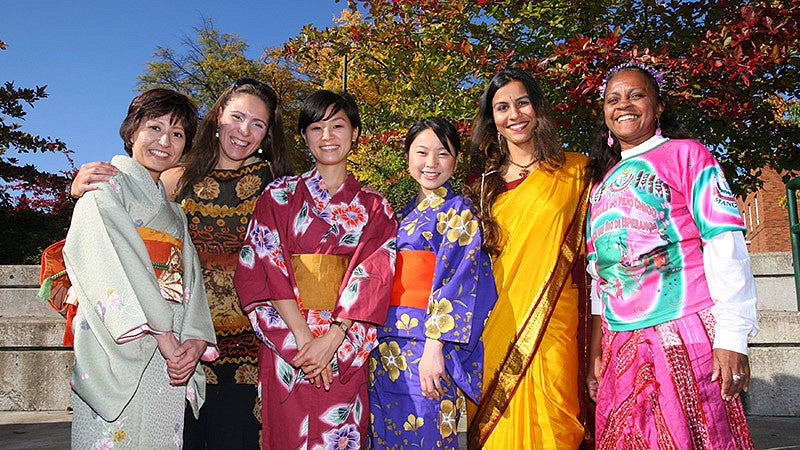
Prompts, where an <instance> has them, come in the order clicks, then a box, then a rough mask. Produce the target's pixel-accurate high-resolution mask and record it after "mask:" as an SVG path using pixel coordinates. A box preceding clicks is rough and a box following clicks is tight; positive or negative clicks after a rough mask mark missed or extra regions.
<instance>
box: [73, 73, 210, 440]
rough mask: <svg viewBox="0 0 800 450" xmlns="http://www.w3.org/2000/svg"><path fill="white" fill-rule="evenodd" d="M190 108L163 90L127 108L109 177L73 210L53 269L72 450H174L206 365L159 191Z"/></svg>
mask: <svg viewBox="0 0 800 450" xmlns="http://www.w3.org/2000/svg"><path fill="white" fill-rule="evenodd" d="M196 126H197V109H196V107H195V106H194V104H193V103H192V102H191V101H190V100H189V99H188V98H187V97H185V96H183V95H181V94H178V93H177V92H174V91H170V90H166V89H153V90H149V91H146V92H144V93H142V94H140V95H139V96H137V97H136V98H134V99H133V101H132V102H131V105H130V106H129V108H128V115H127V117H126V118H125V120H124V122H123V123H122V126H121V127H120V136H121V137H122V139H123V141H124V143H125V150H126V152H127V153H128V155H130V157H128V156H115V157H114V158H113V160H112V164H113V165H115V166H116V167H117V168H118V170H119V172H118V174H117V175H115V176H114V177H112V178H111V179H110V180H109V182H108V183H102V184H100V185H99V186H98V188H97V189H96V190H94V191H91V192H88V193H86V195H84V196H83V197H82V198H81V199H80V200H79V201H78V203H77V205H76V206H75V212H74V214H73V217H72V224H71V226H70V230H69V233H68V234H67V240H66V244H65V246H64V252H63V255H64V262H65V264H66V267H67V273H68V275H69V278H70V280H71V282H72V285H73V286H72V291H73V292H72V294H73V295H74V296H75V297H76V298H77V302H78V311H77V314H76V316H75V319H74V321H73V331H74V335H75V344H74V349H75V367H74V370H73V374H72V379H71V381H70V384H71V385H72V390H73V395H72V405H73V409H74V415H73V421H72V447H73V448H80V449H85V448H119V447H125V448H173V447H176V446H177V447H178V448H180V446H181V444H182V438H183V436H182V435H183V432H182V430H183V416H184V414H183V411H184V404H185V401H186V400H188V401H189V402H190V404H192V406H193V408H194V411H195V414H197V411H198V409H199V406H200V404H202V401H203V398H204V395H205V377H204V374H203V371H202V370H200V369H199V365H198V360H199V359H200V358H202V359H203V360H213V359H215V358H216V357H217V354H218V352H217V348H216V340H215V337H214V327H213V325H212V322H211V316H210V314H209V310H208V303H207V300H206V295H205V291H204V289H203V279H202V273H201V272H200V270H199V262H198V259H197V254H196V253H195V249H194V246H193V245H192V242H191V240H190V239H189V235H188V231H187V225H186V216H185V215H184V214H183V212H182V211H181V209H180V207H179V206H178V205H177V204H175V203H172V202H170V201H168V200H167V198H166V197H165V195H164V188H163V185H162V184H161V183H160V182H159V181H158V178H159V175H160V174H161V172H163V171H164V170H167V169H169V168H171V167H173V166H174V165H175V164H176V163H177V162H178V160H179V159H180V158H181V156H182V155H183V153H184V152H185V151H189V150H190V147H191V141H192V137H193V136H194V133H195V130H196Z"/></svg>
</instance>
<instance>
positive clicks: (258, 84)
mask: <svg viewBox="0 0 800 450" xmlns="http://www.w3.org/2000/svg"><path fill="white" fill-rule="evenodd" d="M246 85H250V86H255V87H257V88H259V89H263V90H265V91H266V92H267V93H268V94H269V95H270V96H272V97H275V98H277V97H278V94H276V93H275V91H274V90H273V89H272V88H271V87H269V86H268V85H266V84H264V83H262V82H260V81H258V80H256V79H255V78H250V77H243V78H239V79H238V80H236V81H234V82H233V89H238V88H240V87H242V86H246Z"/></svg>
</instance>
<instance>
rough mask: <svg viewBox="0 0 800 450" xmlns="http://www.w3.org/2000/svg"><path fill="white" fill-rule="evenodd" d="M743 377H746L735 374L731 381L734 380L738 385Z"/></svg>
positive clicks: (741, 374)
mask: <svg viewBox="0 0 800 450" xmlns="http://www.w3.org/2000/svg"><path fill="white" fill-rule="evenodd" d="M743 376H744V374H743V373H735V374H733V375H732V376H731V380H733V382H734V383H738V382H740V381H742V377H743Z"/></svg>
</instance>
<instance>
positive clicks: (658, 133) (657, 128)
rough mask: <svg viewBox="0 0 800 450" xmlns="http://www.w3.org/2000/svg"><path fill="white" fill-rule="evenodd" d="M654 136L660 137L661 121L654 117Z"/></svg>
mask: <svg viewBox="0 0 800 450" xmlns="http://www.w3.org/2000/svg"><path fill="white" fill-rule="evenodd" d="M656 136H661V121H660V120H658V117H656Z"/></svg>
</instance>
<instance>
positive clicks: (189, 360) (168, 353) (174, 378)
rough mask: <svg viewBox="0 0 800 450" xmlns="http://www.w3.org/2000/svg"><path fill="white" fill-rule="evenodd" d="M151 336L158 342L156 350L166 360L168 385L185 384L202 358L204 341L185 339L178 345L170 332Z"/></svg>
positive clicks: (204, 346)
mask: <svg viewBox="0 0 800 450" xmlns="http://www.w3.org/2000/svg"><path fill="white" fill-rule="evenodd" d="M153 336H155V338H156V342H158V350H159V351H160V352H161V355H162V356H164V359H166V360H167V374H168V375H169V384H171V385H173V386H177V385H180V384H184V383H186V382H187V381H188V380H189V377H191V376H192V373H194V369H195V367H197V361H199V360H200V357H201V356H203V352H204V351H205V348H206V343H205V341H202V340H200V339H187V340H186V341H185V342H183V343H180V342H178V339H177V338H176V337H175V334H174V333H173V332H172V331H168V332H166V333H160V334H153Z"/></svg>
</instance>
